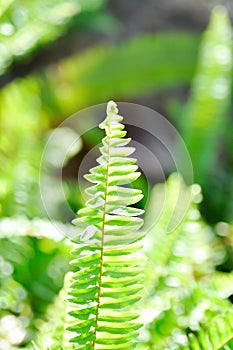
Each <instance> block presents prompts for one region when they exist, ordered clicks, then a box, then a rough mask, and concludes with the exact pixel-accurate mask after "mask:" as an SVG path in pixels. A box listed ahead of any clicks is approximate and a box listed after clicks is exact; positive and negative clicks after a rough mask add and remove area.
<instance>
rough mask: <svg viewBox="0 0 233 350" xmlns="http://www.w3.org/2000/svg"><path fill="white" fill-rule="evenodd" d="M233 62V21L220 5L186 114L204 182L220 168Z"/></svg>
mask: <svg viewBox="0 0 233 350" xmlns="http://www.w3.org/2000/svg"><path fill="white" fill-rule="evenodd" d="M232 64H233V56H232V27H231V23H230V20H229V17H228V14H227V11H226V10H225V9H224V8H223V7H219V6H217V7H216V8H215V9H214V10H213V11H212V14H211V19H210V23H209V25H208V28H207V30H206V31H205V33H204V36H203V39H202V42H201V46H200V53H199V59H198V66H197V71H196V74H195V79H194V81H193V84H192V89H191V96H190V99H189V101H188V104H187V106H186V108H185V110H184V115H183V118H182V121H183V128H182V129H183V137H184V140H185V143H186V146H187V148H188V150H189V152H190V156H191V159H192V163H193V168H194V174H195V181H197V182H198V183H199V184H201V185H202V186H205V184H206V183H208V181H209V179H211V176H210V171H212V172H213V173H214V172H215V169H216V164H215V163H216V158H217V154H218V144H219V143H218V140H219V139H220V137H221V134H222V131H223V129H224V128H225V126H226V123H227V118H226V117H227V109H228V107H229V103H230V90H231V86H232ZM197 169H198V171H196V170H197ZM210 188H212V187H210ZM215 195H216V194H215ZM218 203H219V202H218Z"/></svg>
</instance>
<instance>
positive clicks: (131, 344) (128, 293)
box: [67, 101, 144, 350]
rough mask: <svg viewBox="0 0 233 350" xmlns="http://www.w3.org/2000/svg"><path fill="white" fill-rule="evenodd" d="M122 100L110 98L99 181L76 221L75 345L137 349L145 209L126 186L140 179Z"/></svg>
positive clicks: (93, 178)
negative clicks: (120, 104)
mask: <svg viewBox="0 0 233 350" xmlns="http://www.w3.org/2000/svg"><path fill="white" fill-rule="evenodd" d="M122 120H123V118H122V117H121V116H119V115H118V109H117V105H116V103H114V102H113V101H110V102H109V103H108V106H107V117H106V119H105V120H104V121H103V122H102V123H101V124H100V128H101V129H104V130H105V133H106V136H105V137H104V139H103V140H102V146H101V147H100V152H101V156H100V157H99V158H98V159H97V162H98V163H99V165H98V166H96V167H94V168H92V169H91V170H90V173H89V174H88V175H86V176H85V178H86V179H87V180H88V181H89V182H91V183H93V185H92V186H91V187H89V188H88V189H87V190H86V192H87V194H88V195H89V197H90V199H89V200H88V201H87V202H86V204H85V208H83V209H81V210H79V212H78V218H77V219H75V220H74V224H75V225H76V226H77V227H78V228H79V229H80V233H79V234H78V235H77V237H75V238H74V242H75V243H76V246H75V248H74V249H73V251H72V254H73V256H74V259H73V260H72V261H71V264H72V265H73V266H74V269H75V272H74V273H73V282H72V284H71V288H70V291H69V298H68V303H69V311H68V313H69V315H70V316H71V318H72V323H71V325H70V326H69V327H68V328H67V329H68V331H70V332H71V339H70V342H71V343H73V344H74V348H75V349H85V350H89V349H99V350H114V349H121V350H130V349H135V346H136V340H135V339H136V337H137V335H138V329H139V328H140V326H141V324H139V323H137V321H136V319H137V317H138V314H137V313H135V312H132V305H134V304H135V303H136V302H137V301H138V300H139V299H140V294H139V292H140V290H141V289H142V288H143V286H142V284H141V282H142V279H143V272H144V266H143V265H144V257H143V256H142V255H141V254H140V249H141V247H142V243H141V239H142V238H143V236H144V234H143V233H142V232H141V231H138V230H139V229H140V228H141V226H142V225H143V220H142V219H141V218H139V217H138V216H139V215H141V214H143V211H142V210H140V209H137V208H134V207H132V205H133V204H135V203H137V202H138V201H140V200H141V198H142V197H143V195H142V193H141V191H140V190H137V189H134V188H130V187H125V186H124V185H127V184H129V183H131V182H133V181H134V180H136V179H137V178H138V177H139V176H140V173H139V172H137V171H136V170H137V168H138V167H137V165H135V163H136V159H134V158H130V157H129V156H130V155H131V154H132V153H133V152H134V150H135V149H134V148H133V147H125V146H126V145H128V143H129V142H130V140H131V139H130V138H124V137H125V135H126V131H124V130H123V129H124V125H123V124H121V121H122Z"/></svg>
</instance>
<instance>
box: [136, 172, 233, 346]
mask: <svg viewBox="0 0 233 350" xmlns="http://www.w3.org/2000/svg"><path fill="white" fill-rule="evenodd" d="M190 196H191V198H190ZM190 199H191V201H190ZM201 200H202V196H201V192H200V187H199V186H198V185H193V186H192V187H190V188H189V187H186V186H185V184H184V183H183V180H182V178H181V177H180V176H179V175H177V174H173V175H172V176H171V177H170V178H169V179H168V181H167V183H166V184H158V185H156V186H155V188H154V189H153V191H152V195H151V199H150V203H149V206H148V208H147V210H146V213H147V215H146V218H145V225H146V227H147V229H148V233H147V236H146V242H145V253H146V255H147V256H148V264H147V275H146V279H145V294H144V298H143V304H142V305H141V313H142V316H141V321H142V323H144V328H143V329H142V331H141V335H140V340H141V342H142V344H143V345H142V349H169V350H170V349H178V348H182V345H184V344H187V345H188V344H189V337H187V334H188V333H191V332H192V333H193V334H196V333H197V332H199V330H200V329H205V330H206V331H207V330H209V329H210V328H211V326H209V324H210V325H211V324H212V320H214V319H215V318H216V317H217V315H219V314H222V313H228V312H230V310H231V308H232V306H231V303H230V302H229V300H228V297H229V296H230V295H231V294H232V281H233V280H232V275H231V274H228V273H224V272H216V271H215V269H216V266H218V265H219V264H221V262H223V261H224V259H225V257H226V251H225V248H224V246H223V245H222V242H221V240H220V239H219V238H217V237H216V236H215V234H214V232H213V230H212V229H211V228H210V227H209V226H207V225H206V224H205V222H204V221H203V219H202V218H201V215H200V212H199V211H198V208H197V204H198V203H199V202H200V201H201ZM159 203H163V204H164V207H163V211H162V213H161V215H160V216H159V215H158V214H159V212H158V204H159ZM157 217H158V220H157V221H155V219H156V218H157ZM154 221H155V222H154ZM153 223H154V224H153ZM171 228H173V230H171ZM213 322H214V321H213ZM213 324H214V323H213ZM225 327H226V330H224V329H225V328H224V326H223V328H222V329H221V337H222V339H223V338H224V337H225V334H229V332H228V331H227V330H228V328H229V326H228V325H227V324H226V325H225ZM227 332H228V333H227ZM190 337H191V338H192V335H190ZM146 339H147V340H146ZM214 344H215V343H213V349H214V350H215V349H216V350H217V349H219V348H218V347H216V346H215V345H214ZM222 344H224V343H222ZM207 348H208V347H207ZM185 349H186V348H185ZM191 349H195V348H192V347H191ZM197 349H199V348H197ZM208 349H209V348H208Z"/></svg>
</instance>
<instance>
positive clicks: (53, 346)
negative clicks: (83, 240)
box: [33, 272, 72, 350]
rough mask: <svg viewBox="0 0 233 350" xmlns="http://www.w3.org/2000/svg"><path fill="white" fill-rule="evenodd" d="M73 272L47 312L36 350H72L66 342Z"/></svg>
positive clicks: (69, 273) (66, 277) (41, 326)
mask: <svg viewBox="0 0 233 350" xmlns="http://www.w3.org/2000/svg"><path fill="white" fill-rule="evenodd" d="M70 280H71V272H68V273H67V274H66V276H65V279H64V287H63V288H62V289H61V291H60V293H59V294H58V295H57V296H56V298H55V300H54V302H53V304H51V305H50V306H49V307H48V309H47V312H46V316H45V321H44V322H43V323H42V324H41V325H40V330H39V332H38V334H37V335H36V339H35V342H33V345H34V347H35V350H38V349H40V350H63V349H66V350H72V345H71V344H69V342H68V341H67V340H66V330H65V324H66V304H65V303H64V299H65V298H67V291H68V288H69V285H70Z"/></svg>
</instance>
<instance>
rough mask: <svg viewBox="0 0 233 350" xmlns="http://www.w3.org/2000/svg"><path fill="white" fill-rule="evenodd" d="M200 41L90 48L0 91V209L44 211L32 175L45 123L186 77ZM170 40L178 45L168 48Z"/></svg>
mask: <svg viewBox="0 0 233 350" xmlns="http://www.w3.org/2000/svg"><path fill="white" fill-rule="evenodd" d="M198 41H199V38H198V37H197V36H196V35H191V34H188V33H181V34H169V33H168V34H162V35H160V34H158V35H146V36H145V35H144V36H141V37H138V38H136V39H133V40H132V39H130V40H127V41H126V42H125V43H124V44H122V45H121V46H119V47H108V46H103V47H95V48H92V49H89V50H87V51H85V52H83V53H81V54H80V55H78V56H74V57H73V58H71V59H68V60H64V61H63V62H61V63H59V64H58V66H57V67H54V68H49V69H47V70H46V71H45V72H44V73H43V74H41V75H40V76H38V75H35V76H29V77H27V78H25V79H22V80H17V81H15V82H13V83H11V84H9V85H8V86H7V87H6V88H4V89H3V90H2V91H1V92H0V101H1V104H0V106H1V107H0V126H1V131H2V134H1V138H0V180H1V182H0V200H1V203H2V206H1V207H0V216H10V215H15V214H17V215H19V214H20V215H21V214H23V215H27V216H28V217H30V218H33V217H35V216H44V212H43V209H42V207H41V203H40V193H39V191H38V190H39V189H38V181H37V179H38V172H39V164H40V159H41V155H42V152H43V149H44V145H45V142H46V139H47V137H46V133H47V132H48V130H50V129H51V128H53V127H54V126H56V125H57V124H58V123H59V121H61V120H63V119H64V118H66V117H67V116H69V115H70V114H72V113H74V112H76V111H77V109H81V108H83V107H86V106H88V105H92V104H94V103H99V102H102V101H103V100H106V99H108V98H109V97H110V96H116V97H119V98H121V97H129V96H136V95H137V94H138V93H145V92H147V91H149V90H151V89H153V88H156V89H160V88H161V87H162V88H164V89H165V88H166V89H169V88H170V87H173V86H177V85H184V84H187V83H188V82H189V81H190V80H191V78H192V75H193V71H194V66H195V57H196V51H197V45H198ZM174 44H175V45H176V47H177V45H179V50H175V51H174V50H173V47H174ZM177 49H178V47H177ZM172 55H173V56H174V59H173V60H170V57H171V56H172ZM119 57H121V59H119ZM135 58H137V60H136V59H135ZM110 72H114V75H113V73H111V74H110ZM93 79H94V80H93ZM119 89H120V90H119ZM77 96H79V99H78V100H77ZM12 101H14V103H12ZM76 206H80V203H76Z"/></svg>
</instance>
